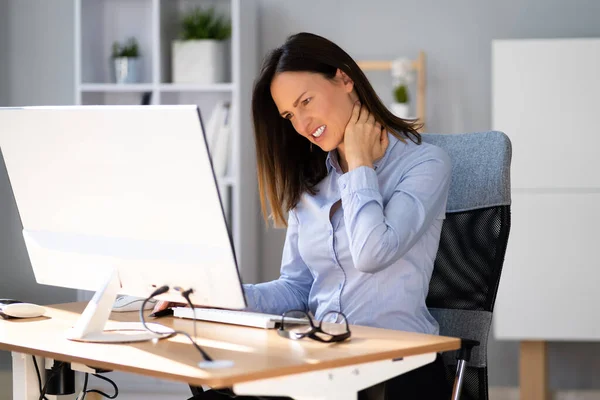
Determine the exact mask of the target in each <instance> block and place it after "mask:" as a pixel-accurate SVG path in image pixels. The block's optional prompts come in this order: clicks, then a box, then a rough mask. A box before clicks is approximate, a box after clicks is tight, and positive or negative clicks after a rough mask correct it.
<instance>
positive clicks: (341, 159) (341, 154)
mask: <svg viewBox="0 0 600 400" xmlns="http://www.w3.org/2000/svg"><path fill="white" fill-rule="evenodd" d="M337 154H338V163H339V164H340V168H341V169H342V172H343V173H346V172H348V161H347V160H346V151H345V148H344V145H343V144H340V145H339V146H338V147H337Z"/></svg>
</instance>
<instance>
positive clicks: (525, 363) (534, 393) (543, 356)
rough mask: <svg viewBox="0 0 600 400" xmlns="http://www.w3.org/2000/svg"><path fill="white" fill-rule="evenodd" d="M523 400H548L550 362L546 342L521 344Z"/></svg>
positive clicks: (520, 377)
mask: <svg viewBox="0 0 600 400" xmlns="http://www.w3.org/2000/svg"><path fill="white" fill-rule="evenodd" d="M519 375H520V376H519V379H520V386H521V396H520V398H521V399H529V400H548V399H549V398H550V397H549V396H548V360H547V352H546V342H530V341H524V342H521V360H520V373H519Z"/></svg>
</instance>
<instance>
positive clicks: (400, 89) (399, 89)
mask: <svg viewBox="0 0 600 400" xmlns="http://www.w3.org/2000/svg"><path fill="white" fill-rule="evenodd" d="M394 99H395V100H396V103H408V100H409V99H408V88H407V87H406V85H405V84H400V85H398V86H396V88H395V89H394Z"/></svg>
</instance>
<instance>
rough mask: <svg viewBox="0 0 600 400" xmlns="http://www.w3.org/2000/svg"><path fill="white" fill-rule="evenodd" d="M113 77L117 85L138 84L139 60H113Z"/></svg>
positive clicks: (121, 58)
mask: <svg viewBox="0 0 600 400" xmlns="http://www.w3.org/2000/svg"><path fill="white" fill-rule="evenodd" d="M112 62H113V77H114V80H115V82H116V83H137V82H138V59H137V58H132V57H117V58H113V59H112Z"/></svg>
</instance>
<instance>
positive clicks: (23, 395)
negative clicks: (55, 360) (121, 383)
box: [12, 352, 95, 400]
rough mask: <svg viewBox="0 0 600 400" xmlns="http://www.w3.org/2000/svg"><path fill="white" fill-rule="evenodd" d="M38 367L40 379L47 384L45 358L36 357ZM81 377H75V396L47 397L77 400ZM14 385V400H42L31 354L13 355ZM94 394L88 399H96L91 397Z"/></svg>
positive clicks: (49, 396)
mask: <svg viewBox="0 0 600 400" xmlns="http://www.w3.org/2000/svg"><path fill="white" fill-rule="evenodd" d="M36 360H37V364H38V367H39V369H40V377H41V379H42V384H43V383H44V382H46V369H45V364H46V362H45V361H46V360H45V359H44V358H43V357H36ZM79 378H81V376H77V375H76V376H75V394H72V395H66V396H51V395H46V397H47V398H48V399H49V400H55V399H59V398H60V399H61V400H76V399H77V396H78V395H79V391H80V390H81V386H82V385H81V383H80V382H79V381H80V380H81V379H79ZM12 383H13V397H12V398H13V400H39V398H40V386H39V382H38V377H37V373H36V372H35V367H34V366H33V358H32V357H31V356H30V355H29V354H23V353H16V352H13V353H12ZM93 394H94V393H90V394H88V395H87V396H86V400H87V399H90V400H92V399H95V397H90V396H91V395H93Z"/></svg>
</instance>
